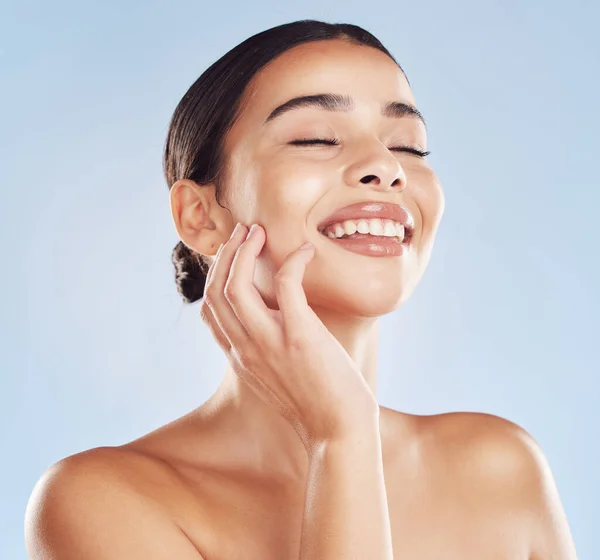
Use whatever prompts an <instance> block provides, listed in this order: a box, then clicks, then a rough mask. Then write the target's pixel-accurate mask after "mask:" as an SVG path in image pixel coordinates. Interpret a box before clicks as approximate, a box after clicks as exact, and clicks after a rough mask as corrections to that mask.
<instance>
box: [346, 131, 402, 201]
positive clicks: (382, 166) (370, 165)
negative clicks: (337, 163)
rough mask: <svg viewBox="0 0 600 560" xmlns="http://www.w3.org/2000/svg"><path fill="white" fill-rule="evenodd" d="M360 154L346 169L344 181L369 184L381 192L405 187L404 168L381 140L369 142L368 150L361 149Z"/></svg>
mask: <svg viewBox="0 0 600 560" xmlns="http://www.w3.org/2000/svg"><path fill="white" fill-rule="evenodd" d="M377 144H378V145H377ZM363 146H364V144H363ZM361 154H362V157H360V158H359V160H358V161H355V162H354V163H353V164H352V165H350V166H349V167H348V169H347V170H346V182H347V183H348V184H349V185H351V186H357V185H359V184H365V185H371V186H372V187H373V188H374V189H376V190H379V191H383V192H387V191H389V190H398V191H403V190H404V189H405V188H406V173H405V172H404V169H403V168H402V166H401V165H400V162H399V161H398V159H397V158H396V156H395V155H394V154H392V153H391V152H390V151H389V150H388V148H387V147H385V146H384V145H383V144H382V143H381V142H376V143H375V145H374V144H371V148H369V149H368V152H365V151H364V149H363V151H361Z"/></svg>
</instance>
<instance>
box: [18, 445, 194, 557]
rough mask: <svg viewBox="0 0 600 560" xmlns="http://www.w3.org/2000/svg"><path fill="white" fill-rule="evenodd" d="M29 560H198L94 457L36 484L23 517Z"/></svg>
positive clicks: (59, 468)
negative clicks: (174, 559)
mask: <svg viewBox="0 0 600 560" xmlns="http://www.w3.org/2000/svg"><path fill="white" fill-rule="evenodd" d="M25 544H26V548H27V553H28V555H29V558H31V559H32V560H75V559H77V560H126V559H127V560H130V559H132V558H144V559H145V560H167V559H171V558H178V559H179V560H202V556H201V555H200V553H199V552H198V551H197V549H196V548H195V547H194V545H193V544H192V542H191V541H190V540H189V539H188V538H187V536H186V535H185V534H184V533H183V531H182V530H181V529H180V528H179V527H178V526H177V524H176V523H174V522H173V521H172V520H171V519H169V517H168V516H167V515H166V514H165V513H164V512H163V510H162V509H161V508H160V507H159V506H158V504H156V503H153V502H152V501H151V500H149V499H147V498H145V497H144V496H143V495H141V494H139V493H137V492H135V491H133V490H132V489H131V486H128V485H127V484H126V482H125V480H124V479H123V477H120V476H119V475H118V472H117V471H116V470H115V469H114V468H111V467H110V464H107V462H106V460H105V458H100V459H99V458H98V457H97V456H94V455H93V454H91V455H85V456H77V455H75V456H71V457H68V458H67V459H63V460H62V461H60V462H59V463H57V464H55V465H53V466H52V467H50V468H49V469H48V470H47V471H46V472H45V473H44V474H43V475H42V477H41V478H40V479H39V481H38V482H37V484H36V485H35V487H34V489H33V492H32V494H31V496H30V498H29V502H28V504H27V509H26V512H25Z"/></svg>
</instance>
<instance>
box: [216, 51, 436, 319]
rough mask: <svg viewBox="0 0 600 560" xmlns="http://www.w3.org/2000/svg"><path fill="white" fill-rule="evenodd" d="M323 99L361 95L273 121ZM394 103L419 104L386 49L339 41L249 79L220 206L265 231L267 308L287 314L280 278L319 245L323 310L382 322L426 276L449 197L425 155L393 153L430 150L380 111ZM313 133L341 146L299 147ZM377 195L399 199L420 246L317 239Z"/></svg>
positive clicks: (229, 146) (260, 265)
mask: <svg viewBox="0 0 600 560" xmlns="http://www.w3.org/2000/svg"><path fill="white" fill-rule="evenodd" d="M316 94H335V95H339V96H343V97H347V98H351V100H352V104H353V108H352V109H351V110H346V111H328V110H324V109H322V108H316V107H306V106H304V107H300V108H297V109H293V110H290V111H284V112H283V113H281V114H279V115H278V116H276V117H275V118H272V119H269V120H268V121H267V122H265V121H266V120H267V118H268V116H269V115H270V114H271V112H272V111H273V110H274V109H275V108H276V107H278V106H280V105H281V104H283V103H285V102H287V101H288V100H290V99H292V98H296V97H299V96H305V95H316ZM391 101H395V102H402V103H406V104H410V105H413V106H414V105H415V100H414V98H413V95H412V92H411V89H410V86H409V85H408V82H407V81H406V78H405V77H404V74H403V73H402V71H401V70H400V68H399V67H398V66H397V64H396V63H395V62H394V61H393V60H392V59H390V58H389V57H388V56H387V55H386V54H385V53H383V52H381V51H379V50H377V49H374V48H370V47H365V46H359V45H354V44H350V43H347V42H345V41H341V40H330V41H318V42H311V43H305V44H302V45H299V46H296V47H294V48H292V49H290V50H288V51H286V52H285V53H283V54H282V55H280V56H279V57H277V58H276V59H275V60H273V61H272V62H271V63H270V64H268V65H267V66H265V67H264V68H263V69H262V70H261V71H260V72H259V73H258V74H257V75H256V76H255V77H254V78H253V79H252V81H251V82H250V84H249V86H248V88H247V91H246V95H245V98H244V103H243V105H242V108H241V111H240V114H239V117H238V119H237V120H236V122H235V123H234V125H233V127H232V129H231V130H230V132H229V134H228V135H227V137H226V140H225V147H224V157H225V162H226V165H227V174H226V180H225V183H224V192H223V198H222V199H221V201H222V204H223V205H224V206H226V207H227V208H228V209H229V210H230V211H231V213H232V216H233V219H234V221H241V222H243V223H245V224H248V225H250V224H252V223H254V222H257V223H259V224H260V225H261V226H262V227H263V228H264V229H265V230H266V238H267V239H266V243H265V246H264V248H263V251H262V252H261V254H260V256H259V258H258V260H257V265H256V272H255V279H254V283H255V285H256V287H257V289H258V290H259V291H260V293H261V295H262V296H263V298H264V299H265V302H266V303H267V305H268V306H269V307H271V308H273V309H277V301H276V298H275V295H274V289H273V285H272V276H273V274H274V273H275V272H276V271H277V270H278V269H279V268H280V267H281V265H282V264H283V261H284V259H285V257H286V256H287V255H288V254H289V253H290V252H291V251H293V250H295V249H296V248H298V247H299V246H300V245H301V244H302V243H304V242H306V241H310V242H311V243H313V244H314V245H315V247H316V251H315V255H314V257H313V260H312V261H311V262H310V264H309V265H308V268H307V271H306V274H305V276H304V281H303V287H304V290H305V293H306V296H307V299H308V302H309V304H310V305H311V306H312V307H313V308H324V309H328V310H330V311H331V312H334V313H340V314H344V315H352V316H377V315H383V314H385V313H389V312H391V311H393V310H394V309H396V308H397V307H398V306H400V305H401V304H402V302H404V301H405V300H406V299H407V298H408V297H409V295H410V294H411V292H412V290H413V289H414V287H415V286H416V284H417V283H418V281H419V280H420V278H421V276H422V275H423V273H424V271H425V268H426V267H427V263H428V262H429V258H430V254H431V249H432V245H433V241H434V237H435V234H436V231H437V228H438V225H439V222H440V220H441V217H442V214H443V211H444V196H443V191H442V188H441V185H440V183H439V181H438V179H437V177H436V175H435V173H434V172H433V170H432V169H431V167H430V166H429V163H428V161H427V159H426V158H422V157H420V156H418V155H415V154H414V153H411V152H409V151H392V150H391V148H393V147H397V146H410V147H413V148H415V149H417V150H422V151H426V150H427V136H426V128H425V126H424V124H423V123H422V122H421V121H420V120H419V119H418V118H416V117H414V116H404V117H402V118H398V117H390V116H382V114H381V111H382V109H381V108H382V106H384V105H385V104H387V103H389V102H391ZM313 138H321V139H323V138H325V139H334V138H335V139H338V140H339V143H338V144H337V145H328V144H315V145H294V144H292V142H293V141H297V140H302V139H313ZM369 200H376V201H384V202H391V203H394V204H399V205H401V206H403V207H404V208H406V209H407V210H408V211H409V212H410V213H411V214H412V217H413V219H414V233H413V237H412V246H411V250H410V251H408V252H405V254H403V255H401V256H388V257H374V256H366V255H362V254H358V253H354V252H350V251H348V250H346V249H344V248H343V247H342V246H341V244H339V243H338V242H335V241H333V240H331V239H329V238H328V237H326V236H325V235H323V234H321V233H320V232H319V230H318V225H319V223H321V222H323V220H324V219H325V218H327V217H328V216H329V215H331V214H332V213H333V212H334V211H336V210H337V209H339V208H342V207H344V206H347V205H349V204H353V203H355V202H363V201H369ZM224 241H225V239H224Z"/></svg>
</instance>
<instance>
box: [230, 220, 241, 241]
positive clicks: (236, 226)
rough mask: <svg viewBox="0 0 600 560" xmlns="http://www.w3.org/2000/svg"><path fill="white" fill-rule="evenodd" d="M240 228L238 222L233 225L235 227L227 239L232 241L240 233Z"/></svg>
mask: <svg viewBox="0 0 600 560" xmlns="http://www.w3.org/2000/svg"><path fill="white" fill-rule="evenodd" d="M240 227H241V224H240V222H238V223H237V224H235V227H234V228H233V231H232V232H231V237H230V238H229V239H233V238H234V237H235V236H236V235H237V233H238V232H239V231H240Z"/></svg>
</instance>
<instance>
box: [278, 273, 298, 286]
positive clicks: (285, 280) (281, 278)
mask: <svg viewBox="0 0 600 560" xmlns="http://www.w3.org/2000/svg"><path fill="white" fill-rule="evenodd" d="M275 282H276V283H277V284H279V285H280V286H284V285H288V284H292V283H293V282H294V277H293V275H292V274H290V273H289V272H288V271H285V270H279V271H278V272H276V273H275Z"/></svg>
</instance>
